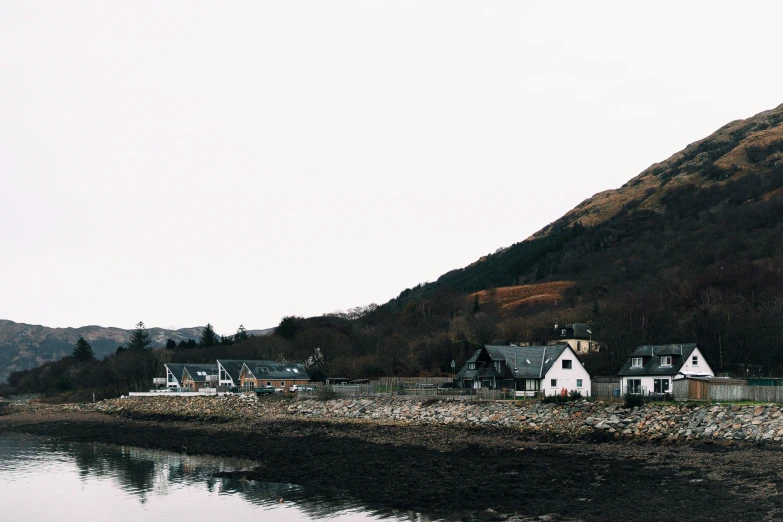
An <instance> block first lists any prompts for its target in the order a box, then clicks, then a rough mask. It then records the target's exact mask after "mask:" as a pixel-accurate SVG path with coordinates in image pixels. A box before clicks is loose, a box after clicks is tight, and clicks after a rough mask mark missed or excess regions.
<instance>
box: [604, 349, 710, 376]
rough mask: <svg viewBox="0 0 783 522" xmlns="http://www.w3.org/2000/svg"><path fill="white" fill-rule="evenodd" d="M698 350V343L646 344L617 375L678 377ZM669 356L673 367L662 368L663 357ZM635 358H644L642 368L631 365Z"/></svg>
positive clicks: (637, 350)
mask: <svg viewBox="0 0 783 522" xmlns="http://www.w3.org/2000/svg"><path fill="white" fill-rule="evenodd" d="M695 349H696V343H688V344H656V345H652V344H645V345H642V346H638V347H637V348H636V350H634V351H633V352H632V353H631V355H629V356H628V360H627V361H625V364H624V365H623V367H622V368H620V371H619V372H617V375H619V376H621V377H630V376H634V375H677V374H678V373H680V369H681V368H682V366H683V365H684V364H685V361H687V360H688V357H690V355H691V353H693V350H695ZM663 355H668V356H671V358H672V365H671V366H661V356H663ZM634 357H641V358H642V366H638V367H632V366H631V363H632V362H633V361H632V359H633V358H634Z"/></svg>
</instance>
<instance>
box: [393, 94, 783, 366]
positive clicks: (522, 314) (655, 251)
mask: <svg viewBox="0 0 783 522" xmlns="http://www.w3.org/2000/svg"><path fill="white" fill-rule="evenodd" d="M541 288H544V289H545V291H541ZM442 295H452V296H453V295H462V296H465V297H466V299H465V302H467V303H470V302H472V300H473V297H474V296H476V297H478V299H479V302H480V304H481V308H482V310H485V311H489V312H490V313H492V314H494V316H495V317H496V318H497V320H498V321H499V323H500V326H501V328H500V331H501V332H503V331H508V329H505V330H504V328H502V326H503V324H504V323H503V322H504V321H506V322H507V321H508V320H510V319H521V320H525V321H528V323H534V324H537V325H543V324H550V325H551V322H552V321H553V320H556V319H558V318H559V319H561V320H563V319H564V318H570V319H569V320H576V321H581V320H592V321H594V322H595V324H596V329H597V328H598V327H599V326H601V325H603V332H602V336H603V337H604V339H610V340H611V342H610V345H613V346H612V350H611V352H612V354H613V355H614V356H615V357H619V358H622V357H623V356H624V354H625V353H626V352H627V351H629V350H630V349H632V348H633V347H634V346H635V345H636V344H642V343H646V342H674V341H682V342H684V341H694V340H696V341H698V342H699V343H700V346H702V347H703V351H706V352H707V354H708V357H709V358H710V359H711V362H712V361H714V366H715V367H717V368H732V367H733V368H738V367H740V366H742V368H744V370H743V371H750V370H749V366H748V365H750V367H755V366H758V367H763V368H766V369H767V370H768V371H771V370H772V369H775V368H779V369H780V370H781V371H783V326H781V324H780V323H781V321H780V320H779V317H780V315H781V314H783V105H781V106H779V107H777V108H776V109H773V110H771V111H766V112H763V113H761V114H758V115H756V116H754V117H752V118H748V119H746V120H740V121H735V122H732V123H729V124H728V125H725V126H724V127H722V128H721V129H719V130H718V131H716V132H715V133H713V134H712V135H710V136H708V137H707V138H705V139H703V140H700V141H697V142H695V143H692V144H690V145H688V146H687V147H686V148H685V149H683V150H682V151H680V152H678V153H676V154H674V155H673V156H671V157H670V158H668V159H667V160H665V161H662V162H661V163H656V164H654V165H652V166H650V167H649V168H648V169H646V170H645V171H644V172H642V173H640V174H639V175H638V176H636V177H634V178H633V179H631V180H630V181H628V182H627V183H626V184H625V185H623V186H622V187H620V188H618V189H616V190H609V191H605V192H601V193H598V194H596V195H594V196H593V197H591V198H589V199H587V200H585V201H583V202H582V203H581V204H579V205H578V206H577V207H576V208H574V209H572V210H571V211H569V212H568V213H566V214H565V215H564V216H563V217H562V218H560V219H558V220H557V221H555V222H553V223H551V224H549V225H547V226H546V227H544V228H543V229H541V230H540V231H539V232H537V233H536V234H534V235H533V236H531V237H530V238H528V239H526V240H525V241H522V242H520V243H516V244H514V245H512V246H510V247H508V248H505V249H502V250H501V251H499V252H497V253H495V254H492V255H489V256H485V257H482V258H481V259H479V260H477V261H476V262H474V263H472V264H471V265H469V266H467V267H464V268H461V269H457V270H453V271H451V272H448V273H446V274H444V275H443V276H441V277H440V278H438V280H437V281H435V282H432V283H426V284H424V285H419V286H417V287H416V288H414V289H407V290H405V291H403V292H402V293H401V294H400V296H399V297H398V298H397V299H395V300H392V302H391V303H390V305H392V306H394V307H396V309H398V310H402V309H403V307H404V306H406V304H408V303H409V302H410V301H414V302H423V301H432V300H437V299H439V296H442ZM537 295H541V296H545V297H541V298H538V299H535V298H533V297H534V296H537ZM428 306H432V305H428ZM435 308H437V306H435ZM550 328H551V326H550ZM512 330H513V329H512ZM616 363H617V361H608V362H607V363H606V366H605V367H606V368H608V369H610V370H611V369H613V367H614V366H616Z"/></svg>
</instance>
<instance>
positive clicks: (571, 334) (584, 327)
mask: <svg viewBox="0 0 783 522" xmlns="http://www.w3.org/2000/svg"><path fill="white" fill-rule="evenodd" d="M564 330H565V334H563V333H562V332H563V331H564ZM588 330H592V328H591V327H590V325H589V324H587V323H574V324H563V325H560V326H558V327H557V328H555V337H559V338H561V339H585V340H588V339H592V338H593V337H594V336H593V334H591V333H590V332H589V331H588Z"/></svg>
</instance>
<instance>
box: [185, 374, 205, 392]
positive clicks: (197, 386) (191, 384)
mask: <svg viewBox="0 0 783 522" xmlns="http://www.w3.org/2000/svg"><path fill="white" fill-rule="evenodd" d="M182 387H183V388H192V389H193V391H199V390H201V389H202V388H208V387H209V386H208V385H207V383H204V382H196V381H194V380H193V379H191V378H190V377H188V376H187V375H184V376H183V377H182Z"/></svg>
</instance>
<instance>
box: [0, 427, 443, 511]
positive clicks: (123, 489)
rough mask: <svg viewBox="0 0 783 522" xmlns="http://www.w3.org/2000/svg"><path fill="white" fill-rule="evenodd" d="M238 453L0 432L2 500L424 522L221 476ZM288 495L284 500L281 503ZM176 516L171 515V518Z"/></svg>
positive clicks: (19, 505) (11, 506)
mask: <svg viewBox="0 0 783 522" xmlns="http://www.w3.org/2000/svg"><path fill="white" fill-rule="evenodd" d="M254 465H255V464H254V463H253V462H251V461H242V460H236V459H219V458H211V457H195V456H189V455H180V454H174V453H167V452H161V451H154V450H146V449H141V448H132V447H121V446H110V445H103V444H93V443H64V442H59V441H54V440H47V439H41V438H34V437H29V436H21V435H0V483H2V484H4V487H3V488H0V505H2V506H4V515H5V516H7V517H9V518H7V520H34V519H35V520H40V519H41V517H57V518H58V520H76V519H79V520H85V519H87V520H90V519H96V520H97V519H100V518H102V517H103V516H104V515H105V516H108V517H111V518H112V519H113V520H114V521H115V522H116V521H120V520H158V519H164V518H167V519H169V520H174V519H178V518H180V517H182V516H183V515H184V514H186V513H187V514H194V515H196V514H197V515H199V516H208V515H212V514H214V515H216V516H218V515H219V517H220V519H226V518H228V519H233V518H234V517H237V516H242V515H254V514H261V515H262V516H266V517H267V518H268V519H270V520H272V519H273V520H285V521H307V520H318V519H330V520H341V521H342V520H345V521H365V520H377V519H391V520H408V521H426V520H428V519H427V518H426V517H422V516H421V515H418V514H415V513H400V512H394V511H391V510H384V509H381V508H369V507H367V506H364V505H362V504H360V503H358V502H356V501H355V500H352V499H350V498H346V497H342V496H336V495H333V494H329V493H328V492H324V491H317V490H314V489H312V488H306V487H301V486H297V485H293V484H279V483H268V482H258V481H248V480H244V479H235V478H218V477H215V476H214V475H215V474H216V473H218V472H229V471H237V470H243V469H252V468H253V467H254ZM281 499H282V502H281ZM172 517H173V518H172Z"/></svg>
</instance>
